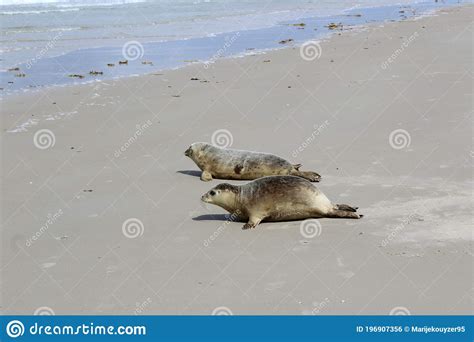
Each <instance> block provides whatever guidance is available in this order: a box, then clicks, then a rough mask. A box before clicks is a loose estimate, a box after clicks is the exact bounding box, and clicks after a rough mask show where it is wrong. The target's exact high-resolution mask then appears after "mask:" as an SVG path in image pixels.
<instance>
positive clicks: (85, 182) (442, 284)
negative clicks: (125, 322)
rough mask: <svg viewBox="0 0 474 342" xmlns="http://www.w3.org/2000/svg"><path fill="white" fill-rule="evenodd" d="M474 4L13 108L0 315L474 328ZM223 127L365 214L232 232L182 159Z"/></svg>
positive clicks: (60, 91) (41, 95) (5, 147)
mask: <svg viewBox="0 0 474 342" xmlns="http://www.w3.org/2000/svg"><path fill="white" fill-rule="evenodd" d="M473 9H474V7H473V6H464V7H458V8H452V9H449V10H443V11H440V12H438V13H437V15H436V16H431V17H425V18H421V19H418V20H410V21H404V22H397V23H386V24H384V25H383V26H380V25H377V26H371V27H368V28H366V29H364V30H360V31H359V32H354V31H350V30H347V31H346V30H342V31H337V32H336V33H335V34H334V35H333V36H332V38H331V39H328V40H326V41H323V42H321V43H320V47H321V50H320V52H321V55H320V56H319V57H318V58H316V59H314V60H312V61H307V60H305V59H303V58H302V57H301V54H300V48H299V47H297V46H295V47H292V46H291V42H290V44H289V47H288V48H287V49H283V50H279V51H273V52H270V53H267V54H259V55H255V56H248V57H245V58H237V59H227V60H219V61H218V62H216V63H214V64H210V65H207V66H205V65H202V64H192V65H189V66H188V67H186V68H183V69H180V70H175V71H167V72H163V73H155V74H152V75H147V76H141V77H135V78H127V79H119V80H114V81H107V82H101V83H95V84H89V85H80V86H70V87H63V88H54V89H48V90H42V91H37V92H34V93H29V94H23V95H19V96H12V97H9V98H7V99H6V100H4V101H3V104H2V133H1V134H2V137H1V139H2V190H1V193H2V205H1V208H2V228H1V229H2V231H1V238H2V249H1V250H2V252H1V303H0V305H1V312H2V313H3V314H30V313H33V312H35V310H37V309H38V308H43V307H47V309H51V310H52V311H54V313H56V314H210V313H212V312H213V310H215V309H216V308H218V310H224V311H226V310H228V311H230V312H232V313H233V314H296V315H299V314H328V315H331V314H389V313H390V312H392V313H399V312H409V313H411V314H472V311H473V310H472V309H473V298H474V294H473V292H472V280H473V271H472V269H473V268H472V266H473V259H472V256H473V255H472V241H473V235H472V157H473V155H472V138H471V137H472V116H471V115H472V40H471V39H472V15H473ZM339 33H340V34H339ZM283 38H284V37H282V39H283ZM287 38H288V37H287ZM307 59H308V58H307ZM191 78H197V79H198V80H191ZM40 130H48V131H40ZM219 130H226V131H219ZM216 131H218V132H219V133H223V135H222V134H221V135H219V139H216V141H217V142H220V143H225V142H229V143H230V142H231V143H232V145H231V146H232V147H233V148H238V149H251V150H257V151H265V152H270V153H274V154H277V155H280V156H282V157H285V158H286V159H289V160H290V161H292V162H294V163H302V164H303V168H304V169H306V170H315V171H317V172H319V173H320V174H321V175H322V176H323V180H322V182H321V183H319V184H317V185H318V187H320V189H321V190H322V191H323V192H324V193H325V194H326V195H327V196H328V197H329V198H330V199H331V200H332V201H334V202H335V203H348V204H352V205H357V206H359V207H360V209H359V211H360V212H361V213H362V214H364V215H365V216H364V218H363V219H361V220H342V219H341V220H338V219H320V220H318V222H319V224H320V226H319V227H320V228H319V227H316V228H317V230H316V231H315V233H314V234H313V233H312V232H311V231H310V232H304V231H303V232H302V231H301V229H300V228H301V227H302V224H304V223H302V222H282V223H263V224H261V225H260V226H258V228H257V229H254V230H246V231H243V230H241V227H242V225H243V223H240V222H227V221H226V216H225V215H224V214H225V212H224V211H223V210H222V209H220V208H218V207H213V206H210V205H204V204H202V203H201V202H200V196H201V195H202V194H203V193H204V192H206V191H207V190H209V189H210V188H211V187H213V186H215V185H216V184H218V183H219V182H221V181H219V180H214V181H212V182H201V181H200V180H199V172H198V169H197V167H196V166H195V165H194V163H193V162H192V161H191V160H190V159H188V158H186V157H185V156H184V154H183V152H184V151H185V150H186V149H187V148H188V146H189V144H191V143H192V142H195V141H208V142H210V141H211V139H212V136H213V134H214V133H215V132H216ZM38 132H39V133H38ZM35 134H36V139H35ZM216 134H217V133H216ZM216 134H214V137H216ZM47 137H49V138H51V139H50V140H48V139H46V138H47ZM35 142H36V143H35ZM53 142H54V144H53ZM232 183H236V184H237V183H239V182H232ZM130 219H135V220H130ZM134 223H137V225H134ZM124 224H125V225H124ZM124 226H127V227H128V228H131V229H130V230H126V229H125V230H124V229H123V228H124ZM133 228H136V230H134V229H133ZM312 235H314V236H312ZM222 307H224V308H222Z"/></svg>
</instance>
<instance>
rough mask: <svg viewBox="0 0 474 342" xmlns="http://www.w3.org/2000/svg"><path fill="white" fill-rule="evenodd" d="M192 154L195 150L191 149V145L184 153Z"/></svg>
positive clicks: (188, 155)
mask: <svg viewBox="0 0 474 342" xmlns="http://www.w3.org/2000/svg"><path fill="white" fill-rule="evenodd" d="M192 154H193V150H192V149H191V147H189V148H188V149H187V150H186V151H184V155H185V156H186V157H191V155H192Z"/></svg>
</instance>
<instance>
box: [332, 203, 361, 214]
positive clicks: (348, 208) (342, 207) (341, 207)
mask: <svg viewBox="0 0 474 342" xmlns="http://www.w3.org/2000/svg"><path fill="white" fill-rule="evenodd" d="M336 209H338V210H346V211H352V212H354V213H355V212H356V211H357V209H359V207H351V206H350V205H347V204H336Z"/></svg>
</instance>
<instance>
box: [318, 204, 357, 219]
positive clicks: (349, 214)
mask: <svg viewBox="0 0 474 342" xmlns="http://www.w3.org/2000/svg"><path fill="white" fill-rule="evenodd" d="M336 208H337V205H336ZM336 208H335V209H332V210H330V211H329V212H328V213H327V214H326V215H324V216H326V217H332V218H352V219H360V218H362V217H363V216H364V215H360V214H357V213H356V212H354V211H348V210H340V209H336Z"/></svg>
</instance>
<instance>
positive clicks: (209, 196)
mask: <svg viewBox="0 0 474 342" xmlns="http://www.w3.org/2000/svg"><path fill="white" fill-rule="evenodd" d="M201 200H202V201H203V202H206V203H211V204H214V205H218V206H219V207H222V208H224V209H225V210H227V211H228V212H229V213H231V214H232V216H233V217H235V218H236V219H239V220H244V221H247V223H246V224H245V225H244V226H243V229H248V228H255V227H256V226H257V225H258V224H259V223H260V222H261V221H290V220H303V219H308V218H320V217H333V218H352V219H359V218H361V217H362V216H363V215H360V214H358V213H357V209H358V208H357V207H352V206H350V205H347V204H332V203H331V201H330V200H329V199H328V198H327V197H326V196H325V195H324V194H323V193H322V192H321V191H320V190H319V189H318V188H317V187H316V186H314V185H313V184H311V183H310V182H309V181H307V180H306V179H303V178H301V177H295V176H269V177H263V178H259V179H256V180H254V181H252V182H249V183H247V184H244V185H240V186H239V185H231V184H227V183H223V184H219V185H217V186H215V187H214V188H212V189H211V190H209V191H208V192H207V193H205V194H204V195H203V196H202V197H201Z"/></svg>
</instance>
